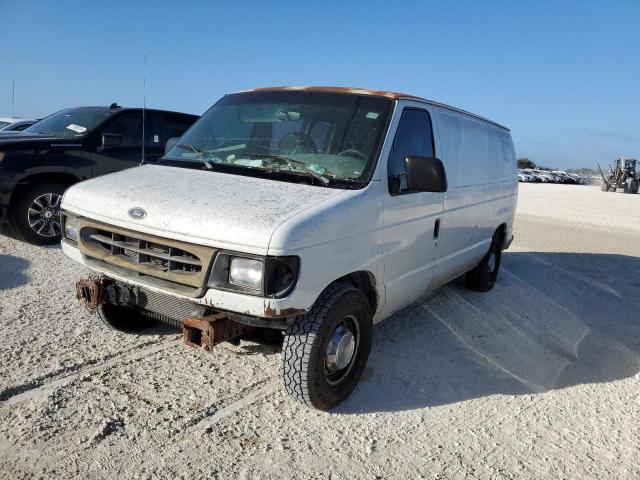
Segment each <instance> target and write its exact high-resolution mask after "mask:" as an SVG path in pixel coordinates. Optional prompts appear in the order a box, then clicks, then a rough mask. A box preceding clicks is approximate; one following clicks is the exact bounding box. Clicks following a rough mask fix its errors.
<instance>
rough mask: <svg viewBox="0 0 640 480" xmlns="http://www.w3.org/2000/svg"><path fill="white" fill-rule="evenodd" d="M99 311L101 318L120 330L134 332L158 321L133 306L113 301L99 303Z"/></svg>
mask: <svg viewBox="0 0 640 480" xmlns="http://www.w3.org/2000/svg"><path fill="white" fill-rule="evenodd" d="M97 313H98V317H100V320H102V321H103V322H104V323H105V324H106V325H109V326H110V327H111V328H113V329H115V330H118V331H119V332H126V333H133V332H137V331H140V330H144V329H145V328H149V327H151V326H152V325H154V324H155V323H156V321H155V320H153V319H152V318H149V317H146V316H144V315H142V314H141V313H140V312H139V311H137V310H135V309H133V308H129V307H123V306H121V305H114V304H112V303H103V304H101V305H99V306H98V310H97Z"/></svg>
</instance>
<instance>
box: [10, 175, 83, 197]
mask: <svg viewBox="0 0 640 480" xmlns="http://www.w3.org/2000/svg"><path fill="white" fill-rule="evenodd" d="M80 181H81V179H80V178H78V177H77V176H75V175H73V174H71V173H67V172H42V173H32V174H30V175H27V176H25V177H23V178H21V179H20V180H19V181H18V182H17V183H16V185H15V187H14V189H13V191H12V192H11V195H10V196H9V205H12V204H13V200H14V199H15V192H16V191H17V190H19V189H21V188H24V186H25V185H33V184H36V183H59V184H61V185H65V186H67V187H70V186H71V185H73V184H74V183H78V182H80Z"/></svg>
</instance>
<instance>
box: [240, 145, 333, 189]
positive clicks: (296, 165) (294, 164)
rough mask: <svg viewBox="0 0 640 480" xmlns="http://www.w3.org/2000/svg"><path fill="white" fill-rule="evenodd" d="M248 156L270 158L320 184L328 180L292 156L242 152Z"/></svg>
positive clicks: (326, 182) (327, 182) (324, 183)
mask: <svg viewBox="0 0 640 480" xmlns="http://www.w3.org/2000/svg"><path fill="white" fill-rule="evenodd" d="M243 155H246V156H248V157H254V158H264V159H265V160H271V161H272V162H274V163H279V164H281V165H287V166H288V167H289V168H291V170H294V171H298V172H302V173H305V174H306V175H307V176H309V177H313V178H315V179H316V180H318V181H319V182H320V183H321V184H322V185H325V186H326V185H328V184H329V182H330V180H329V179H328V178H327V177H323V176H322V175H320V174H319V173H317V172H314V171H313V170H311V169H310V168H309V167H307V164H306V163H304V162H301V161H300V160H294V159H293V158H289V157H283V156H282V155H275V154H269V153H243Z"/></svg>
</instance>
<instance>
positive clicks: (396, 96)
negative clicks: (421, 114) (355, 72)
mask: <svg viewBox="0 0 640 480" xmlns="http://www.w3.org/2000/svg"><path fill="white" fill-rule="evenodd" d="M278 91H306V92H332V93H354V94H358V95H371V96H374V97H387V98H390V99H392V100H414V101H416V102H423V103H428V104H430V105H435V106H438V107H442V108H447V109H449V110H453V111H455V112H459V113H464V114H465V115H469V116H471V117H474V118H477V119H479V120H483V121H485V122H489V123H491V124H493V125H495V126H497V127H500V128H503V129H505V130H509V128H507V127H505V126H504V125H501V124H499V123H497V122H494V121H493V120H489V119H488V118H485V117H482V116H480V115H476V114H475V113H471V112H467V111H466V110H462V109H460V108H456V107H452V106H451V105H446V104H444V103H439V102H435V101H433V100H429V99H427V98H422V97H418V96H416V95H409V94H406V93H400V92H391V91H387V90H372V89H369V88H357V87H321V86H300V87H296V86H282V87H266V88H253V89H249V90H242V91H239V92H235V93H246V92H278Z"/></svg>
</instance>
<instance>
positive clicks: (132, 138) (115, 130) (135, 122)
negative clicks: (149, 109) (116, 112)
mask: <svg viewBox="0 0 640 480" xmlns="http://www.w3.org/2000/svg"><path fill="white" fill-rule="evenodd" d="M103 133H110V134H112V135H120V136H122V140H121V141H120V146H121V147H141V146H142V113H129V114H124V115H122V116H121V117H119V118H118V119H116V120H115V121H114V122H113V123H112V124H111V125H109V126H108V127H107V128H105V129H104V132H103Z"/></svg>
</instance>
